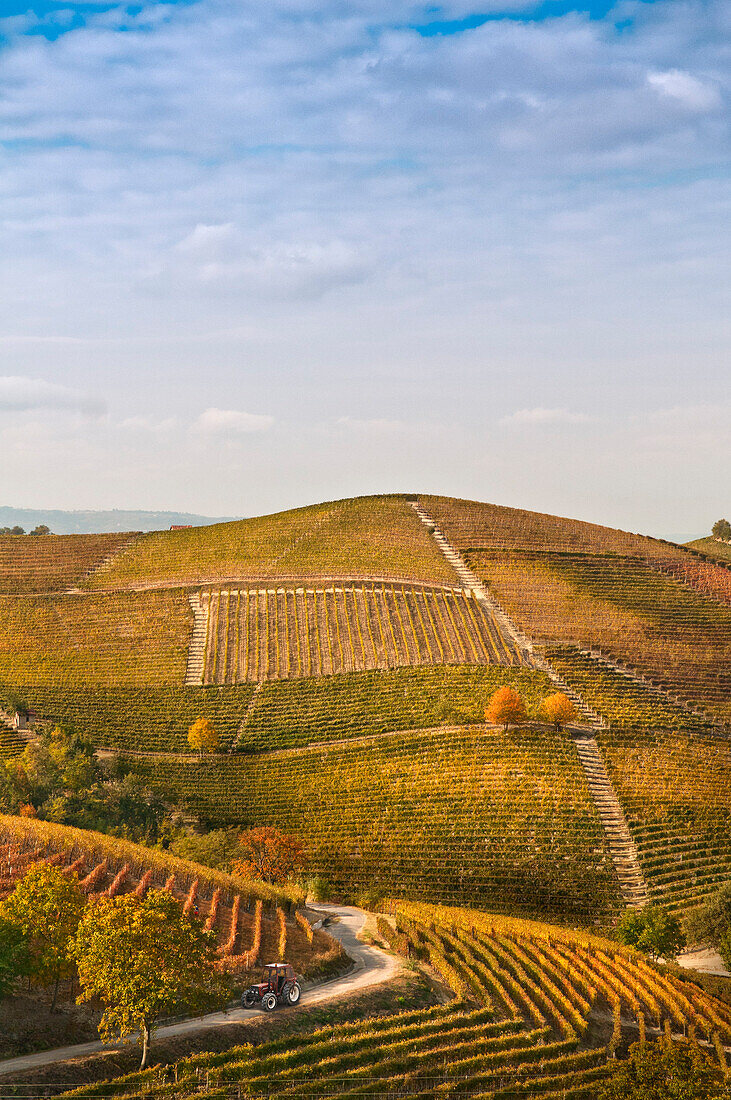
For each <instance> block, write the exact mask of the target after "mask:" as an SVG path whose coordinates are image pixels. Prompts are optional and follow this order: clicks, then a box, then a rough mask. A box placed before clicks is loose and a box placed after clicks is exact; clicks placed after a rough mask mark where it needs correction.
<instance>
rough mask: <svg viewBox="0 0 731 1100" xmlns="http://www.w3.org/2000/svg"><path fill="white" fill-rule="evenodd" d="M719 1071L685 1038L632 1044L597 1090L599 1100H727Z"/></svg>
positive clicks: (730, 1093) (728, 1094) (727, 1093)
mask: <svg viewBox="0 0 731 1100" xmlns="http://www.w3.org/2000/svg"><path fill="white" fill-rule="evenodd" d="M730 1097H731V1091H729V1088H728V1086H726V1087H725V1088H724V1087H723V1073H722V1071H721V1070H720V1068H719V1067H718V1066H717V1065H716V1064H715V1063H714V1062H713V1061H712V1060H711V1058H710V1057H709V1056H708V1055H706V1054H704V1053H703V1052H702V1051H701V1050H700V1048H699V1047H698V1046H696V1045H695V1044H693V1043H689V1042H686V1041H680V1042H672V1043H667V1042H665V1041H658V1042H654V1043H647V1044H641V1043H635V1044H633V1046H631V1047H630V1049H629V1057H628V1058H627V1059H626V1060H625V1061H622V1062H619V1063H618V1065H617V1068H616V1070H615V1072H614V1073H613V1074H612V1076H611V1078H610V1079H609V1081H608V1082H607V1083H606V1084H605V1085H604V1086H603V1087H602V1088H601V1089H600V1090H599V1100H729V1098H730Z"/></svg>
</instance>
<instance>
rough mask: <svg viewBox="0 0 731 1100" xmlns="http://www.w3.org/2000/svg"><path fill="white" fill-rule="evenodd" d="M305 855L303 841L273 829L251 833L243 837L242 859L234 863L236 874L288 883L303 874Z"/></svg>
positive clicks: (240, 849)
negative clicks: (301, 872) (296, 875)
mask: <svg viewBox="0 0 731 1100" xmlns="http://www.w3.org/2000/svg"><path fill="white" fill-rule="evenodd" d="M304 851H305V846H304V844H303V843H302V841H301V840H298V839H297V837H294V836H288V835H287V833H282V832H280V831H279V829H275V828H274V827H273V826H271V825H264V826H262V827H261V828H258V829H249V830H247V832H244V833H242V834H241V836H240V837H239V858H238V859H235V860H234V861H233V870H234V874H237V875H242V876H243V878H260V879H263V880H264V881H265V882H276V883H283V882H287V881H288V880H289V879H291V878H292V877H293V875H295V874H298V873H299V872H300V871H302V870H303V868H304V863H305V859H304Z"/></svg>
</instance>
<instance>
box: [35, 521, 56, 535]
mask: <svg viewBox="0 0 731 1100" xmlns="http://www.w3.org/2000/svg"><path fill="white" fill-rule="evenodd" d="M50 533H51V528H50V527H46V525H45V523H39V524H38V526H37V527H34V528H33V530H32V531H31V535H50Z"/></svg>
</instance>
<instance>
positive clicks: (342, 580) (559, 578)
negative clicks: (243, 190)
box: [0, 495, 731, 1026]
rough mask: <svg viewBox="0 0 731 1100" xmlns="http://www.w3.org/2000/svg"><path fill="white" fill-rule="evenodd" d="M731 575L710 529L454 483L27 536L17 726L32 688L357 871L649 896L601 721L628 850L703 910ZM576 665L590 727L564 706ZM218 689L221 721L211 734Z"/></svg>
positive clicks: (0, 662)
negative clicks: (497, 721)
mask: <svg viewBox="0 0 731 1100" xmlns="http://www.w3.org/2000/svg"><path fill="white" fill-rule="evenodd" d="M730 578H731V569H730V568H729V567H727V566H726V565H725V564H724V563H723V561H722V560H720V559H719V560H716V558H714V557H713V556H710V555H708V554H704V553H703V552H702V551H691V550H689V549H685V548H683V547H679V546H675V545H671V544H669V543H665V542H662V541H660V540H656V539H651V538H648V537H646V536H643V535H636V534H631V533H628V532H622V531H616V530H613V529H610V528H606V527H601V526H598V525H595V524H588V523H583V522H579V521H573V520H567V519H562V518H560V517H555V516H547V515H541V514H538V513H533V512H525V511H521V510H518V509H511V508H503V507H498V506H495V505H489V504H480V503H476V502H471V501H461V500H452V499H449V498H442V497H430V496H424V497H407V496H399V495H393V496H383V497H364V498H356V499H351V500H343V501H335V502H328V503H324V504H318V505H313V506H310V507H306V508H300V509H294V510H292V511H288V512H282V513H278V514H275V515H270V516H264V517H260V518H256V519H250V520H242V521H238V522H235V523H225V524H218V525H214V526H211V527H204V528H191V529H186V530H180V531H169V532H167V531H165V532H162V531H161V532H153V533H150V534H144V535H135V534H128V535H124V536H120V535H109V536H98V535H94V536H67V537H63V538H61V537H56V536H39V537H34V538H4V539H3V540H2V541H1V542H0V705H1V706H2V708H3V711H4V715H5V717H4V719H3V720H2V722H3V723H4V724H2V723H0V754H1V755H2V757H3V758H4V759H8V758H11V757H12V756H13V755H17V754H19V753H20V752H22V751H23V750H24V748H25V745H26V744H27V742H28V739H29V738H32V737H33V729H32V728H31V730H30V731H26V730H14V729H11V728H10V720H11V717H12V715H13V714H14V712H16V711H21V712H25V711H28V710H30V711H31V712H33V713H32V715H31V718H32V722H31V727H32V725H33V721H35V722H36V723H37V722H43V721H48V722H52V723H57V724H60V725H63V726H67V727H69V728H73V729H75V730H77V731H78V732H80V733H83V734H84V735H85V736H87V737H88V738H90V739H91V740H92V741H93V742H94V744H96V745H97V746H98V747H99V748H102V749H105V750H108V751H112V752H121V753H122V754H124V757H125V760H126V761H127V763H128V764H129V765H130V766H131V767H133V768H134V769H135V770H137V771H139V772H140V773H141V774H143V775H145V776H146V777H148V778H150V777H151V778H152V779H154V780H155V781H156V782H159V783H163V784H164V786H165V787H166V788H167V789H169V790H170V791H171V792H172V793H173V794H174V795H175V796H176V797H177V798H179V799H182V800H183V802H184V804H185V805H187V806H189V807H190V808H191V809H192V810H193V811H195V812H196V813H198V814H200V815H202V816H203V818H204V819H205V820H206V821H207V822H209V823H212V824H226V825H229V824H231V825H242V826H247V825H255V824H275V825H279V826H281V827H286V828H287V829H290V830H292V831H295V832H297V833H298V834H300V835H301V837H302V838H303V840H304V841H305V843H306V845H307V847H308V852H309V858H310V869H311V871H312V873H315V874H320V875H322V876H324V877H325V878H326V879H328V881H329V882H330V883H331V885H333V886H334V887H336V888H337V889H338V890H340V891H342V892H343V893H348V892H350V894H351V895H352V893H353V892H355V891H357V890H358V889H366V888H368V887H375V888H377V889H380V890H385V891H387V892H388V893H390V894H391V895H394V896H398V897H400V898H403V899H412V900H415V899H419V900H421V901H424V900H426V901H429V902H445V901H446V902H449V903H451V904H471V905H474V906H476V907H481V908H487V907H489V908H490V909H491V910H493V911H495V912H502V913H504V914H509V913H511V912H513V913H515V912H519V913H521V914H523V915H526V916H528V915H533V916H540V915H542V914H551V915H553V916H556V917H565V916H569V915H570V916H571V918H572V919H575V918H576V917H578V916H581V918H582V919H590V918H597V919H608V918H609V917H611V916H612V915H613V914H616V913H617V912H618V911H619V910H620V909H621V907H622V905H623V903H625V902H626V900H627V899H626V897H624V896H623V893H622V888H621V882H620V876H619V875H618V871H617V867H618V866H619V862H620V861H619V857H618V855H617V845H616V837H615V839H614V840H613V838H612V833H611V829H609V828H608V827H607V825H606V812H604V816H602V815H601V814H600V809H603V810H604V811H606V806H604V807H600V806H599V804H598V803H595V801H594V799H595V798H596V797H598V796H597V795H596V791H595V790H594V789H593V788H592V786H591V783H590V779H591V777H590V776H589V774H588V772H587V770H586V763H585V761H586V759H587V757H586V756H584V758H583V761H584V762H582V758H580V756H579V754H578V753H577V748H576V744H575V743H574V738H575V737H577V736H588V735H589V734H592V735H593V736H594V738H595V742H596V752H597V753H599V754H601V758H602V760H603V764H604V765H605V766H606V773H607V777H608V778H607V779H606V783H607V784H609V794H608V795H607V797H609V799H610V804H611V807H612V812H613V813H614V815H615V818H616V820H617V821H618V822H619V826H620V827H621V829H623V830H625V832H626V836H627V845H626V846H625V847H627V846H629V845H631V847H630V848H628V850H627V851H625V852H624V854H623V857H622V858H624V859H627V858H631V859H632V860H634V861H635V863H636V868H635V869H636V872H637V874H638V875H640V876H644V882H645V883H646V886H647V890H648V891H649V896H650V897H651V898H653V899H655V900H662V901H666V902H668V904H670V905H671V906H672V907H673V908H674V909H676V910H677V911H678V912H683V913H684V912H686V911H688V910H689V909H692V908H693V907H694V906H697V905H698V904H699V903H700V902H701V901H702V900H703V899H704V898H706V897H708V895H709V893H710V891H711V890H712V889H713V888H714V887H716V886H718V884H720V883H722V882H725V881H729V880H731V863H730V862H729V858H728V844H729V838H730V837H731V782H730V780H731V775H730V774H729V763H728V748H727V744H728V742H727V736H728V732H729V722H731V630H730V628H731V604H730V602H729V601H730V599H731V596H730V593H731V588H730ZM504 686H509V687H512V688H514V689H515V690H516V691H517V692H518V693H519V694H520V695H521V697H522V698H523V700H524V701H525V703H526V707H527V712H528V724H527V725H526V726H524V727H523V728H521V729H520V730H518V731H510V732H509V733H504V732H503V731H502V730H496V729H494V728H486V727H485V724H484V709H485V706H486V704H487V702H488V701H489V698H490V696H491V695H492V693H493V692H494V691H495V690H496V689H497V688H499V687H504ZM556 691H562V692H565V693H568V694H570V695H571V696H572V698H573V699H574V701H575V703H576V705H577V707H578V714H579V717H578V720H577V724H576V726H575V728H574V727H572V728H571V729H569V730H568V731H556V730H554V729H553V728H549V727H547V726H546V724H545V723H543V722H542V721H541V717H540V703H541V700H542V699H543V698H545V697H546V696H547V695H549V694H551V693H554V692H556ZM199 717H207V718H210V719H211V720H212V722H213V724H214V726H215V728H216V730H217V733H218V735H219V749H218V752H217V753H215V754H212V755H210V756H209V757H207V758H205V759H203V760H200V761H199V760H198V758H197V756H195V755H194V754H192V753H191V752H190V749H189V746H188V742H187V731H188V728H189V726H190V725H191V724H192V722H193V721H195V720H196V719H197V718H199ZM591 751H592V752H594V749H593V748H592V750H591ZM630 837H631V840H630V839H629V838H630ZM628 853H629V854H628ZM422 946H423V944H422ZM490 1026H493V1023H491V1024H490Z"/></svg>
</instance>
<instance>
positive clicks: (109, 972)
mask: <svg viewBox="0 0 731 1100" xmlns="http://www.w3.org/2000/svg"><path fill="white" fill-rule="evenodd" d="M71 951H72V954H73V956H74V957H75V959H76V962H77V965H78V969H79V981H80V984H81V994H80V995H79V997H78V1001H79V1003H80V1004H81V1003H82V1002H83V1001H89V1000H91V999H92V998H93V997H98V998H99V999H100V1001H101V1002H102V1004H103V1005H104V1014H103V1016H102V1019H101V1023H100V1024H99V1034H100V1036H101V1038H102V1039H103V1040H104V1041H105V1042H109V1041H114V1040H115V1039H116V1038H117V1037H121V1038H127V1037H129V1036H133V1035H138V1036H139V1037H140V1041H141V1043H142V1061H141V1063H140V1064H141V1067H144V1066H145V1065H147V1059H148V1055H149V1050H150V1041H151V1036H152V1031H153V1028H154V1026H155V1022H156V1021H157V1020H158V1019H159V1018H160V1017H161V1016H166V1015H168V1016H169V1015H171V1014H172V1012H173V1011H175V1010H178V1009H180V1008H181V1007H183V1006H184V1007H185V1008H187V1009H188V1010H190V1011H204V1010H205V1009H207V1008H212V1007H214V1006H218V1005H220V1006H223V1004H224V1003H225V999H226V994H225V988H224V986H223V984H222V981H221V979H220V978H219V976H218V975H217V973H216V971H215V969H214V962H215V958H216V936H215V933H214V932H207V931H206V930H205V929H204V927H203V924H202V922H201V921H200V920H199V919H198V918H197V917H195V916H192V915H190V916H188V915H186V914H184V913H183V909H182V906H181V905H180V903H179V902H178V901H177V900H176V899H175V898H174V897H172V895H170V894H169V893H167V892H166V891H164V890H150V891H149V893H148V894H147V895H146V896H145V898H144V899H143V900H140V899H138V898H135V897H134V896H133V895H130V894H125V895H123V896H121V897H117V898H106V897H103V896H102V897H100V898H98V899H95V900H94V901H93V902H92V903H91V904H90V905H89V907H88V909H87V911H86V913H85V914H84V917H83V919H82V921H81V923H80V924H79V929H78V932H77V935H76V939H75V941H74V943H73V945H72V948H71Z"/></svg>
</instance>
